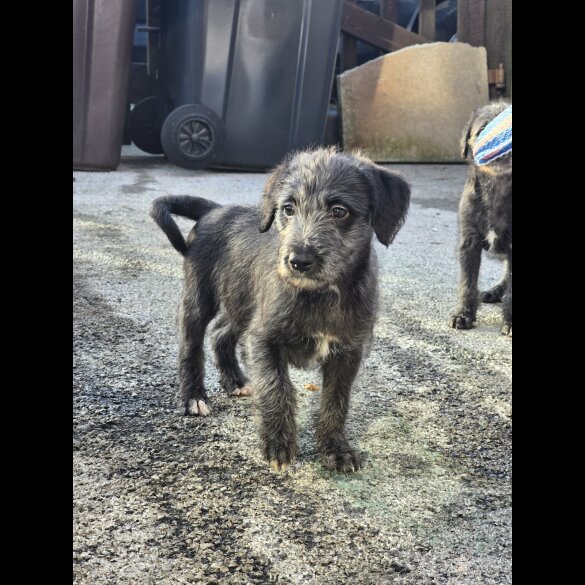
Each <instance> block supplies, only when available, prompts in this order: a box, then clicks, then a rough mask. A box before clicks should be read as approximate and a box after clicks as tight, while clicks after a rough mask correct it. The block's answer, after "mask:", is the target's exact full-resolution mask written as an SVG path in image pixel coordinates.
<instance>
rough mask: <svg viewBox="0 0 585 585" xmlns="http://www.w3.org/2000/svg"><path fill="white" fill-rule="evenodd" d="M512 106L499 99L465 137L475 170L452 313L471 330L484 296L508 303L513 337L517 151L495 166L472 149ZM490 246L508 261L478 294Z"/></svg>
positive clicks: (462, 214) (463, 212)
mask: <svg viewBox="0 0 585 585" xmlns="http://www.w3.org/2000/svg"><path fill="white" fill-rule="evenodd" d="M509 105H510V104H509V103H506V102H504V101H499V102H494V103H491V104H488V105H487V106H483V107H481V108H479V109H478V110H476V111H475V112H474V113H473V114H472V116H471V118H470V120H469V122H468V123H467V126H466V127H465V129H464V131H463V136H462V138H461V156H462V157H463V158H466V157H467V158H469V159H470V163H469V174H468V176H467V183H466V184H465V188H464V189H463V194H462V196H461V201H460V204H459V231H460V234H459V259H460V262H461V279H460V284H459V306H458V308H457V309H456V311H455V314H454V315H453V316H452V317H451V325H452V327H455V328H456V329H469V328H470V327H472V326H473V322H474V321H475V317H476V313H477V307H478V304H479V300H480V299H481V301H483V302H484V303H497V302H500V301H502V312H503V317H504V325H503V328H502V333H503V334H504V335H509V336H510V337H511V336H512V152H509V153H507V154H505V155H504V156H502V157H500V158H498V159H495V160H494V161H492V162H491V163H489V164H486V165H482V166H478V165H476V164H474V162H473V155H472V153H471V149H472V148H473V144H474V142H475V140H476V139H477V136H478V135H479V133H480V132H481V131H482V130H483V129H484V128H485V127H486V126H487V124H488V123H489V122H491V121H492V120H493V119H494V118H495V117H496V116H497V115H498V114H500V113H501V112H503V111H504V110H505V109H506V108H507V107H508V106H509ZM482 249H483V250H488V251H489V252H490V253H493V254H494V255H496V256H497V257H499V258H501V259H502V260H504V276H503V279H502V281H501V282H500V283H499V284H498V285H496V286H495V287H493V288H492V289H490V290H488V291H485V292H483V293H481V295H480V294H479V293H478V288H477V279H478V275H479V266H480V262H481V253H482Z"/></svg>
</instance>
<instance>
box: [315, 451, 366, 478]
mask: <svg viewBox="0 0 585 585" xmlns="http://www.w3.org/2000/svg"><path fill="white" fill-rule="evenodd" d="M321 460H322V463H323V467H325V469H330V470H337V471H342V472H344V473H348V472H352V471H357V470H358V469H361V468H362V467H363V465H364V463H363V459H362V456H361V455H360V453H359V452H358V451H356V450H355V449H352V448H351V447H348V448H346V449H344V450H328V451H324V452H323V453H322V455H321Z"/></svg>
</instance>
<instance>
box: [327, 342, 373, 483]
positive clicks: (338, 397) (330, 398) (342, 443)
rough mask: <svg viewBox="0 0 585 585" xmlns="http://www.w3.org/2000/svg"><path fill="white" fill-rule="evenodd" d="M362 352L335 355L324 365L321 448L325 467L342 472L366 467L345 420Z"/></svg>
mask: <svg viewBox="0 0 585 585" xmlns="http://www.w3.org/2000/svg"><path fill="white" fill-rule="evenodd" d="M361 355H362V352H361V350H358V349H356V350H354V351H351V352H343V353H337V354H333V356H332V357H331V358H329V359H328V360H327V361H326V362H325V363H324V364H323V392H322V395H321V406H320V408H319V414H318V417H317V444H318V447H319V451H320V452H321V456H322V461H323V466H324V467H326V468H327V469H336V470H338V471H356V470H357V469H359V468H360V467H362V459H361V456H360V454H359V453H358V452H357V451H356V450H355V449H353V448H352V446H351V445H350V444H349V442H348V441H347V439H346V438H345V430H344V427H345V420H346V418H347V411H348V408H349V395H350V391H351V385H352V384H353V381H354V379H355V377H356V375H357V372H358V369H359V366H360V361H361Z"/></svg>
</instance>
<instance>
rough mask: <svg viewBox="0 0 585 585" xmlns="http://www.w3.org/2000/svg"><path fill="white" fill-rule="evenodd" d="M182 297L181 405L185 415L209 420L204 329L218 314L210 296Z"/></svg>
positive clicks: (197, 293)
mask: <svg viewBox="0 0 585 585" xmlns="http://www.w3.org/2000/svg"><path fill="white" fill-rule="evenodd" d="M188 293H189V291H187V292H186V294H185V295H184V297H183V300H182V303H181V309H180V313H179V320H180V330H181V338H180V347H179V405H180V407H181V408H182V410H183V413H184V414H187V415H192V416H207V415H209V414H210V413H211V409H210V408H209V405H208V403H207V392H206V390H205V386H204V374H205V368H204V356H203V339H204V337H205V329H206V328H207V325H208V324H209V322H210V321H211V319H213V317H214V316H215V313H216V312H217V309H216V306H215V301H214V299H213V298H212V296H211V294H209V293H205V292H203V291H201V290H197V291H196V292H195V294H194V295H191V294H188Z"/></svg>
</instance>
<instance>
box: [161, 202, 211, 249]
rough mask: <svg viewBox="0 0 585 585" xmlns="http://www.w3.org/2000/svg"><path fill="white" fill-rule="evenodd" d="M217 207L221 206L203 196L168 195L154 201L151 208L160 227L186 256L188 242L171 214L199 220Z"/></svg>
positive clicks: (174, 246)
mask: <svg viewBox="0 0 585 585" xmlns="http://www.w3.org/2000/svg"><path fill="white" fill-rule="evenodd" d="M216 207H220V205H219V204H218V203H214V202H213V201H209V200H208V199H203V198H202V197H191V196H189V195H167V196H166V197H159V198H158V199H155V200H154V201H153V203H152V207H151V208H150V217H152V219H154V221H155V222H156V223H157V225H158V227H159V228H160V229H161V230H162V231H163V232H164V233H165V234H166V236H167V238H168V239H169V242H171V244H172V245H173V248H175V250H177V251H178V252H179V253H180V254H181V255H182V256H184V255H185V253H186V252H187V244H186V243H185V238H184V237H183V234H182V233H181V231H180V230H179V226H178V225H177V224H176V223H175V220H174V219H173V218H172V217H171V214H173V215H180V216H181V217H187V218H189V219H193V220H195V221H197V220H198V219H201V218H202V217H203V216H204V215H205V214H206V213H209V212H210V211H211V210H212V209H215V208H216Z"/></svg>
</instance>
